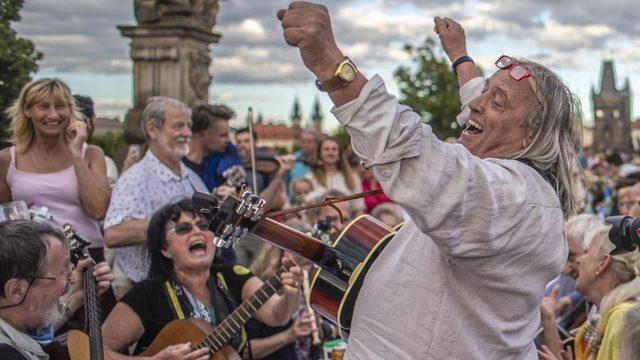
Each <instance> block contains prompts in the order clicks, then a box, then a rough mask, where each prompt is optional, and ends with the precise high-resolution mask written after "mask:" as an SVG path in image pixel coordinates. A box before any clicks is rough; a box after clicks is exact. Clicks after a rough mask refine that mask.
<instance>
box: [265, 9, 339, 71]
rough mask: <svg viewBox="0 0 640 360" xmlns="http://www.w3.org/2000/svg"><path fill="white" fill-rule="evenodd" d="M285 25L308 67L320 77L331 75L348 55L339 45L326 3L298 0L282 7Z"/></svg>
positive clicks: (290, 41)
mask: <svg viewBox="0 0 640 360" xmlns="http://www.w3.org/2000/svg"><path fill="white" fill-rule="evenodd" d="M278 19H279V20H280V22H281V23H282V28H283V29H284V39H285V41H286V42H287V44H289V45H290V46H293V47H297V48H298V49H300V56H301V57H302V61H303V63H304V65H305V66H306V67H307V69H309V70H311V72H312V73H314V74H315V75H316V77H317V78H318V80H320V81H323V80H328V79H331V78H332V77H333V76H334V74H335V71H336V68H337V66H338V64H339V63H340V62H341V61H342V60H344V55H343V54H342V52H341V51H340V49H338V45H337V44H336V41H335V38H334V37H333V31H332V29H331V18H330V17H329V11H328V10H327V8H326V7H325V6H324V5H320V4H314V3H309V2H305V1H294V2H292V3H291V4H290V5H289V9H287V10H284V9H283V10H279V11H278Z"/></svg>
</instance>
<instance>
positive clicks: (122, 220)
mask: <svg viewBox="0 0 640 360" xmlns="http://www.w3.org/2000/svg"><path fill="white" fill-rule="evenodd" d="M191 125H192V123H191V109H190V108H189V107H188V106H187V105H186V104H185V103H183V102H181V101H179V100H176V99H171V98H167V97H159V96H157V97H152V98H150V99H149V100H148V101H147V106H146V107H145V109H144V112H143V113H142V118H141V120H140V126H141V128H142V133H143V134H144V137H145V139H146V141H147V143H148V144H149V150H148V151H147V153H146V154H145V156H144V158H142V160H140V161H139V162H138V163H136V164H134V165H133V166H131V168H129V169H128V170H127V171H126V172H125V173H124V174H123V175H122V176H121V177H120V178H119V179H118V182H117V183H116V185H115V187H114V188H113V191H112V193H111V203H110V205H109V209H108V210H107V215H106V217H105V220H104V228H105V231H104V241H105V244H106V245H107V246H108V247H111V248H117V249H116V261H117V264H118V266H119V267H120V268H121V269H122V271H123V272H124V274H125V275H126V277H127V278H128V279H129V281H130V282H133V283H137V282H140V281H142V280H144V279H146V278H147V273H148V271H149V265H148V263H147V261H146V259H145V257H144V256H142V254H143V252H142V245H143V243H144V242H145V238H146V233H147V226H148V225H149V219H151V216H152V215H153V213H155V212H156V211H157V210H158V209H160V208H161V207H162V206H164V205H166V204H168V203H170V202H171V201H175V200H176V199H179V198H184V197H190V196H191V195H193V193H194V192H195V191H199V192H205V193H207V192H208V191H207V187H206V186H205V184H204V183H203V181H202V180H201V179H200V177H199V176H198V175H197V174H196V173H194V172H193V171H192V170H191V169H189V168H188V167H187V166H186V165H185V164H184V163H183V162H182V161H181V159H182V158H183V157H184V156H186V155H187V154H188V153H189V141H190V139H191V135H192V134H191ZM123 287H125V288H126V286H123ZM120 290H125V289H120ZM120 294H122V293H121V292H120Z"/></svg>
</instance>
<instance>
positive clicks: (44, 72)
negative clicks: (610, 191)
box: [14, 0, 640, 128]
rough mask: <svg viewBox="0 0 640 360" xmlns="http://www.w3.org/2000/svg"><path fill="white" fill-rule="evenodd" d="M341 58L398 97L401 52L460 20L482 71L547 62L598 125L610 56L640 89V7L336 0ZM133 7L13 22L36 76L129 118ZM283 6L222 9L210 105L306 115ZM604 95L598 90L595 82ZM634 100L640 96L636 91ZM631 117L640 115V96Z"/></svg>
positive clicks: (309, 96) (76, 3)
mask: <svg viewBox="0 0 640 360" xmlns="http://www.w3.org/2000/svg"><path fill="white" fill-rule="evenodd" d="M319 2H321V3H323V4H325V5H327V7H329V9H330V12H331V15H332V18H333V29H334V33H335V35H336V37H337V39H338V42H339V45H340V47H341V49H342V51H343V52H344V53H345V54H347V55H349V56H350V57H351V58H352V59H353V60H354V62H356V64H358V66H359V67H360V68H361V69H362V70H363V71H364V72H365V73H366V74H369V75H371V74H373V73H379V74H380V75H381V76H382V77H383V78H384V79H385V80H386V82H387V86H388V87H389V89H390V90H391V91H392V92H395V91H396V86H395V84H394V82H393V76H392V74H393V70H394V69H395V68H396V67H397V66H398V65H400V64H409V63H410V59H409V58H408V57H407V56H406V54H405V53H404V52H403V51H402V46H403V44H405V43H412V44H419V43H420V42H422V41H423V40H424V39H425V37H427V36H433V35H434V34H433V30H432V29H433V20H432V19H433V17H434V16H448V17H451V18H453V19H456V20H459V21H460V22H461V23H462V25H463V26H464V27H465V29H466V33H467V36H468V39H467V44H468V47H469V52H470V55H471V56H472V57H473V58H474V59H476V62H478V63H479V64H481V65H482V66H483V68H484V69H486V70H489V71H493V68H494V66H493V61H495V59H496V58H497V57H498V56H499V55H501V54H503V53H506V54H511V55H515V56H519V57H526V58H529V59H532V60H535V61H539V62H541V63H543V64H545V65H547V66H549V67H550V68H552V69H553V70H554V71H557V72H558V73H559V74H560V75H561V77H562V78H563V79H564V80H565V81H566V82H567V83H568V84H569V86H570V87H571V88H572V90H573V91H574V92H575V93H577V94H578V96H579V97H580V99H581V100H582V104H583V108H584V110H585V114H586V118H587V119H591V118H592V116H593V115H592V104H591V100H590V89H591V86H592V85H594V84H597V83H598V82H599V76H600V75H599V74H600V68H601V62H602V60H603V59H608V58H612V59H614V60H615V69H616V74H617V80H618V84H619V85H621V84H622V82H623V81H624V79H625V78H627V77H628V78H629V79H630V81H631V87H632V90H633V89H638V88H640V22H638V21H637V18H634V14H637V11H638V9H637V0H608V1H606V2H605V1H602V0H569V1H567V0H565V1H558V0H517V1H504V0H370V1H364V0H328V1H319ZM133 3H134V0H55V1H51V0H26V1H25V5H24V8H23V9H22V12H21V15H22V20H21V21H20V22H19V23H17V24H15V26H14V27H15V28H16V30H17V31H18V33H19V34H20V35H21V36H24V37H26V38H28V39H30V40H32V41H33V42H34V43H35V45H36V47H37V48H38V49H39V50H41V51H42V52H43V53H44V59H43V60H42V61H41V63H40V71H39V72H38V74H37V75H36V77H44V76H57V77H60V78H62V79H63V80H65V81H67V82H68V83H69V85H70V86H71V87H72V89H73V91H74V92H77V93H84V94H88V95H91V96H92V97H93V98H94V99H95V100H96V103H97V109H96V110H97V112H98V114H99V115H100V114H102V115H110V116H114V115H115V116H122V115H123V114H124V112H125V111H126V109H127V108H128V107H129V106H130V104H131V85H132V84H131V61H130V60H129V55H128V51H129V43H128V39H125V38H122V37H121V36H120V34H119V32H118V30H117V29H116V26H117V25H122V24H134V23H135V19H134V15H133ZM286 6H288V1H284V0H225V1H223V2H222V4H221V10H220V12H219V14H218V24H217V25H216V30H217V31H219V32H221V33H222V34H223V38H222V41H221V42H220V43H219V44H217V45H215V46H213V49H212V50H213V56H214V60H213V63H212V66H211V72H212V74H213V76H214V84H213V85H212V87H211V89H210V98H211V101H212V102H225V103H228V104H230V105H231V106H233V107H234V108H235V109H236V110H237V111H238V113H239V117H241V118H242V117H243V115H244V113H245V112H246V109H247V107H248V106H253V108H254V109H255V110H256V111H261V112H263V113H264V115H265V118H267V119H273V120H275V121H280V120H285V119H288V117H289V114H290V112H291V105H292V102H293V98H294V97H295V96H298V97H299V98H300V100H301V104H302V110H303V114H304V116H305V118H308V117H309V116H310V111H311V105H312V103H313V99H314V97H315V96H316V95H317V90H315V87H314V85H313V77H312V76H311V75H310V74H309V73H308V72H307V71H306V70H305V68H304V66H303V65H302V63H301V61H300V60H299V56H298V52H297V50H296V49H293V48H290V47H288V46H287V45H286V44H285V43H284V41H283V39H282V32H281V27H280V25H279V22H278V21H277V19H276V17H275V12H276V11H277V10H278V9H280V8H284V7H286ZM596 86H597V85H596ZM636 93H637V90H636ZM320 101H321V103H322V105H323V109H324V113H325V118H328V120H326V121H325V122H326V127H329V128H330V127H335V126H337V122H336V121H335V120H333V119H332V118H331V115H330V114H329V110H330V109H331V105H330V101H329V99H328V98H327V96H326V95H323V94H320ZM633 103H634V106H633V109H634V110H632V113H633V114H634V118H635V117H637V116H638V114H639V113H638V109H639V106H640V97H638V96H635V97H634V102H633Z"/></svg>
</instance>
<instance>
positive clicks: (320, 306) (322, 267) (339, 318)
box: [251, 215, 395, 340]
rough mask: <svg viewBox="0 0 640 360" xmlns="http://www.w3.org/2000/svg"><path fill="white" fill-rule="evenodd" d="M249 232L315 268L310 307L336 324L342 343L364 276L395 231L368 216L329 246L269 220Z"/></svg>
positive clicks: (348, 226) (349, 324)
mask: <svg viewBox="0 0 640 360" xmlns="http://www.w3.org/2000/svg"><path fill="white" fill-rule="evenodd" d="M252 232H253V234H252V235H251V236H257V237H258V238H259V239H260V240H263V241H266V242H268V243H271V244H273V245H275V246H277V247H279V248H282V249H283V250H285V251H289V252H293V253H294V254H296V255H299V256H302V257H304V258H306V259H309V260H311V261H313V262H314V263H315V264H317V265H318V266H319V269H317V270H316V271H315V273H314V274H313V277H312V280H311V296H310V302H311V307H312V308H313V309H314V310H315V311H317V312H319V313H320V314H322V315H323V316H324V317H325V318H327V319H328V320H329V321H331V322H333V323H335V324H336V325H338V326H339V327H340V329H341V331H342V337H343V338H344V339H345V340H346V338H347V337H348V333H349V328H350V327H351V318H352V316H353V307H354V305H355V302H356V298H357V297H358V293H359V292H360V289H361V288H362V284H363V282H364V278H365V276H366V273H367V271H368V270H369V268H370V267H371V265H373V263H374V262H375V260H376V259H377V258H378V255H380V253H381V252H382V250H383V249H384V247H385V246H386V245H387V244H388V243H389V241H390V240H391V238H393V236H394V235H395V231H393V230H392V229H390V228H389V227H387V226H386V225H384V224H383V223H382V222H380V221H378V220H376V219H375V218H373V217H371V216H369V215H362V216H360V217H358V218H356V219H355V220H353V221H352V222H351V223H349V224H348V225H347V226H346V227H345V228H344V229H343V231H342V233H341V234H340V236H339V237H338V238H337V239H336V240H335V241H334V243H333V245H326V244H324V243H322V242H320V241H318V240H315V239H313V238H309V237H308V236H306V235H304V234H301V233H299V232H297V231H295V230H293V229H289V228H287V227H286V226H284V225H282V224H279V223H276V222H275V221H273V220H271V219H264V220H262V221H260V222H259V223H257V224H256V225H255V227H253V229H252Z"/></svg>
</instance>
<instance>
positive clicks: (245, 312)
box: [198, 266, 288, 353]
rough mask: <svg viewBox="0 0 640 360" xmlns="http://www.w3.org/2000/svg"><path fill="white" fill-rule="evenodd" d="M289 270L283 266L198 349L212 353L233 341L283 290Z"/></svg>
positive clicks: (217, 327)
mask: <svg viewBox="0 0 640 360" xmlns="http://www.w3.org/2000/svg"><path fill="white" fill-rule="evenodd" d="M287 270H288V266H283V267H281V268H280V269H278V271H277V272H276V274H275V275H273V276H272V277H270V278H269V279H267V280H266V281H265V282H264V285H262V287H260V289H258V290H257V291H256V292H255V293H254V294H253V295H251V296H250V297H249V298H248V299H247V300H245V301H244V302H243V303H242V304H241V305H240V306H238V308H237V309H236V310H235V311H234V312H233V313H231V315H229V316H228V317H227V318H226V319H224V321H222V322H221V323H220V324H219V325H218V326H216V328H215V329H214V330H213V332H212V333H211V334H209V335H208V336H207V337H206V338H205V339H204V340H203V341H202V342H201V343H200V344H199V346H198V347H207V348H209V350H211V351H212V353H215V352H216V351H218V350H220V349H221V348H222V347H223V346H225V345H227V344H228V343H229V342H230V341H231V337H232V336H233V335H234V334H235V333H237V332H238V331H240V330H241V329H242V326H243V325H244V324H245V323H246V322H247V321H248V320H249V319H250V318H251V317H252V316H253V315H254V314H255V313H256V312H257V311H258V309H260V307H262V305H264V303H266V302H267V300H269V298H270V297H271V296H272V295H273V294H275V293H276V292H278V290H280V289H281V288H282V283H281V282H280V275H282V273H284V272H286V271H287Z"/></svg>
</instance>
